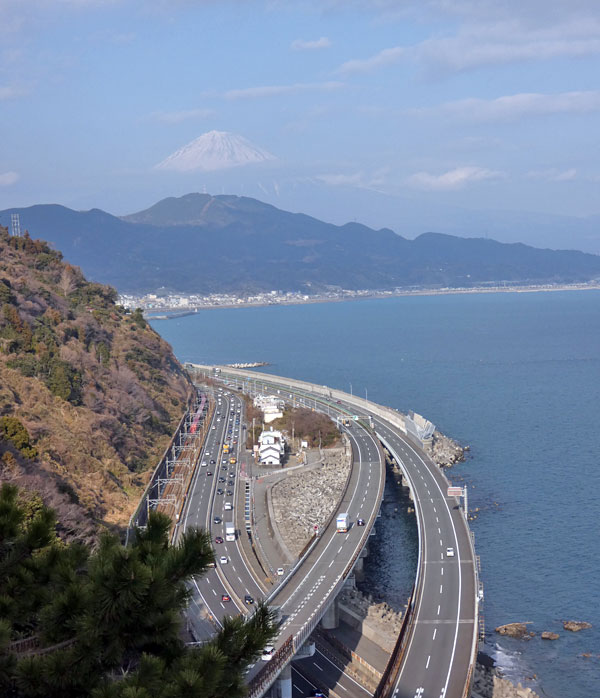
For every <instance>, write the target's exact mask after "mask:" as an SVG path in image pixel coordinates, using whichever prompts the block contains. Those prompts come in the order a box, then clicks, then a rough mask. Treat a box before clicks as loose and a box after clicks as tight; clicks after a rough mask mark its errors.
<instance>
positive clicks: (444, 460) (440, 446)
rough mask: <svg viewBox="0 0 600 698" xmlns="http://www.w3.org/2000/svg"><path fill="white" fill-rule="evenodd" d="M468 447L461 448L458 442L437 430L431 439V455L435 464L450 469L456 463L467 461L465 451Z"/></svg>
mask: <svg viewBox="0 0 600 698" xmlns="http://www.w3.org/2000/svg"><path fill="white" fill-rule="evenodd" d="M468 450H469V447H468V446H461V445H460V444H459V443H458V442H456V441H454V439H451V438H450V437H449V436H445V435H444V434H442V432H441V431H438V430H437V429H436V430H435V431H434V432H433V437H432V439H431V447H430V455H431V458H432V460H433V461H434V463H437V464H438V465H440V466H442V467H446V468H447V467H450V466H451V465H454V464H455V463H460V462H461V461H463V460H464V459H465V451H468Z"/></svg>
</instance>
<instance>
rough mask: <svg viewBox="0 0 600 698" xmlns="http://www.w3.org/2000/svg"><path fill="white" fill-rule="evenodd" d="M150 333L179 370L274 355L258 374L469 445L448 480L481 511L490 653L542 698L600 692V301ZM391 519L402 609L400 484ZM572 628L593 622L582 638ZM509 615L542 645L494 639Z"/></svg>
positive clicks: (372, 307) (382, 575)
mask: <svg viewBox="0 0 600 698" xmlns="http://www.w3.org/2000/svg"><path fill="white" fill-rule="evenodd" d="M154 327H155V328H156V329H157V330H158V331H159V332H160V333H161V335H162V336H163V337H164V338H165V339H166V340H167V341H169V342H170V343H171V344H172V346H173V349H174V351H175V353H176V355H177V356H178V358H179V359H180V360H181V361H193V362H198V363H221V364H224V363H232V362H242V361H267V362H269V363H270V364H271V365H270V366H268V367H266V368H263V369H260V370H262V371H266V372H271V373H275V374H279V375H282V376H290V377H294V378H298V379H303V380H307V381H311V382H314V383H318V384H321V385H328V386H331V387H334V388H339V389H341V390H345V391H347V392H353V393H354V394H356V395H360V396H362V397H368V399H369V400H373V401H374V402H378V403H381V404H384V405H389V406H391V407H396V408H398V409H400V410H410V409H412V410H414V411H416V412H419V413H421V414H423V415H425V416H426V417H427V418H428V419H430V420H431V421H433V422H434V423H435V424H436V425H437V426H438V428H439V429H440V430H441V431H443V432H444V433H446V434H448V435H449V436H452V437H454V438H455V439H457V440H459V441H460V442H461V443H462V444H468V445H469V446H470V451H469V452H468V457H467V460H466V462H464V463H462V464H460V465H457V466H454V467H453V468H452V469H451V470H450V471H449V472H448V475H449V477H450V479H451V480H452V481H453V483H455V484H461V485H462V484H463V483H466V484H467V485H468V487H469V508H470V510H471V512H472V513H473V514H474V516H475V517H476V518H475V519H474V520H473V522H472V524H471V525H472V529H473V531H474V533H475V542H476V552H477V553H478V554H479V555H480V556H481V566H482V580H483V583H484V589H485V601H484V605H483V612H484V616H485V623H486V630H487V633H486V649H487V651H488V652H489V653H491V654H492V655H494V656H495V657H496V658H497V660H498V661H499V663H500V664H501V665H502V666H503V667H504V668H505V669H506V671H507V673H508V675H509V676H510V677H511V678H513V679H515V680H526V679H527V678H528V677H529V678H530V679H531V677H534V675H536V678H535V679H531V680H530V685H532V686H533V687H534V688H535V690H537V691H538V692H539V693H541V694H543V695H548V696H552V698H589V697H590V696H596V695H600V656H599V655H600V544H599V543H598V525H599V522H600V503H599V499H600V487H599V485H598V480H599V472H598V471H599V468H600V453H599V451H600V449H599V447H598V443H599V439H598V432H599V429H600V399H599V397H600V395H599V392H600V390H599V389H600V292H599V291H561V292H547V293H542V292H539V293H495V294H493V293H489V294H468V295H439V296H418V297H402V298H390V299H383V300H363V301H357V302H346V303H319V304H310V305H298V306H269V307H260V308H244V309H213V310H205V311H202V312H199V313H197V314H195V315H193V316H189V317H184V318H179V319H176V320H168V321H155V322H154ZM383 514H384V515H383V517H382V520H381V522H380V524H378V527H379V532H378V535H377V537H376V539H375V541H374V544H373V545H372V546H371V555H370V557H369V558H368V561H367V565H366V571H367V574H368V575H369V580H370V582H371V591H372V593H373V594H374V596H375V597H376V598H377V599H387V600H388V601H389V602H390V603H391V604H392V605H395V606H396V607H398V608H400V607H401V606H402V605H403V603H405V601H406V598H407V596H408V594H409V593H410V588H411V586H412V582H413V580H414V573H415V568H414V565H415V560H416V552H415V545H414V534H413V531H414V523H413V522H412V521H411V520H410V515H409V514H407V513H406V506H405V502H404V501H403V499H402V493H401V491H399V488H398V487H395V486H394V485H393V482H392V481H391V480H390V482H389V483H388V487H387V494H386V503H385V505H384V510H383ZM569 619H574V620H586V621H589V622H591V623H592V624H593V626H594V627H593V628H592V629H591V630H583V631H581V632H579V633H576V634H574V633H570V632H568V631H564V630H563V628H562V621H563V620H569ZM513 621H524V622H530V623H531V625H530V626H529V628H530V630H531V631H532V632H534V633H535V637H533V638H531V639H529V640H511V639H509V638H504V637H501V636H499V635H498V634H496V633H494V628H495V627H496V626H498V625H501V624H504V623H509V622H513ZM544 630H551V631H555V632H558V633H559V634H560V638H559V639H558V640H556V641H546V640H541V638H540V633H541V632H542V631H544ZM587 653H589V654H591V655H592V656H591V657H585V656H583V655H585V654H587Z"/></svg>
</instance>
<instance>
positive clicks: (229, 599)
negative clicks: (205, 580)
mask: <svg viewBox="0 0 600 698" xmlns="http://www.w3.org/2000/svg"><path fill="white" fill-rule="evenodd" d="M221 601H231V596H229V594H221Z"/></svg>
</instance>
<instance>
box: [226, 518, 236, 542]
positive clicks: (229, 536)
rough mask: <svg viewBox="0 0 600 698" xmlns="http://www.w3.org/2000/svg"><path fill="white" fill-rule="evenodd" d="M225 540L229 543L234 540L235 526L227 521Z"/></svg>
mask: <svg viewBox="0 0 600 698" xmlns="http://www.w3.org/2000/svg"><path fill="white" fill-rule="evenodd" d="M225 540H226V541H229V542H231V541H234V540H235V524H234V523H233V521H228V522H227V523H226V524H225Z"/></svg>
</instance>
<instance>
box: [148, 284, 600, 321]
mask: <svg viewBox="0 0 600 698" xmlns="http://www.w3.org/2000/svg"><path fill="white" fill-rule="evenodd" d="M598 290H600V283H598V284H589V283H582V284H562V285H557V286H493V287H486V286H478V287H473V288H444V289H420V290H412V291H409V290H406V291H393V292H380V293H377V292H373V293H368V294H366V293H365V294H364V295H357V296H342V297H339V298H321V297H318V296H317V297H314V298H308V299H303V300H300V299H298V300H296V299H293V300H281V301H277V302H271V303H266V302H264V301H249V302H244V303H210V304H204V305H190V306H185V307H183V308H180V309H173V308H163V307H159V308H152V309H143V311H144V315H145V317H146V318H147V319H148V320H173V319H176V318H180V317H185V316H187V315H196V314H197V313H198V312H199V311H201V310H215V309H219V308H222V309H225V308H227V309H229V308H267V307H271V306H280V305H311V304H314V303H348V302H354V301H361V300H380V299H383V298H406V297H413V296H456V295H470V294H482V293H485V294H489V293H550V292H556V291H598ZM154 313H159V315H158V316H157V317H154V316H153V314H154Z"/></svg>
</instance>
